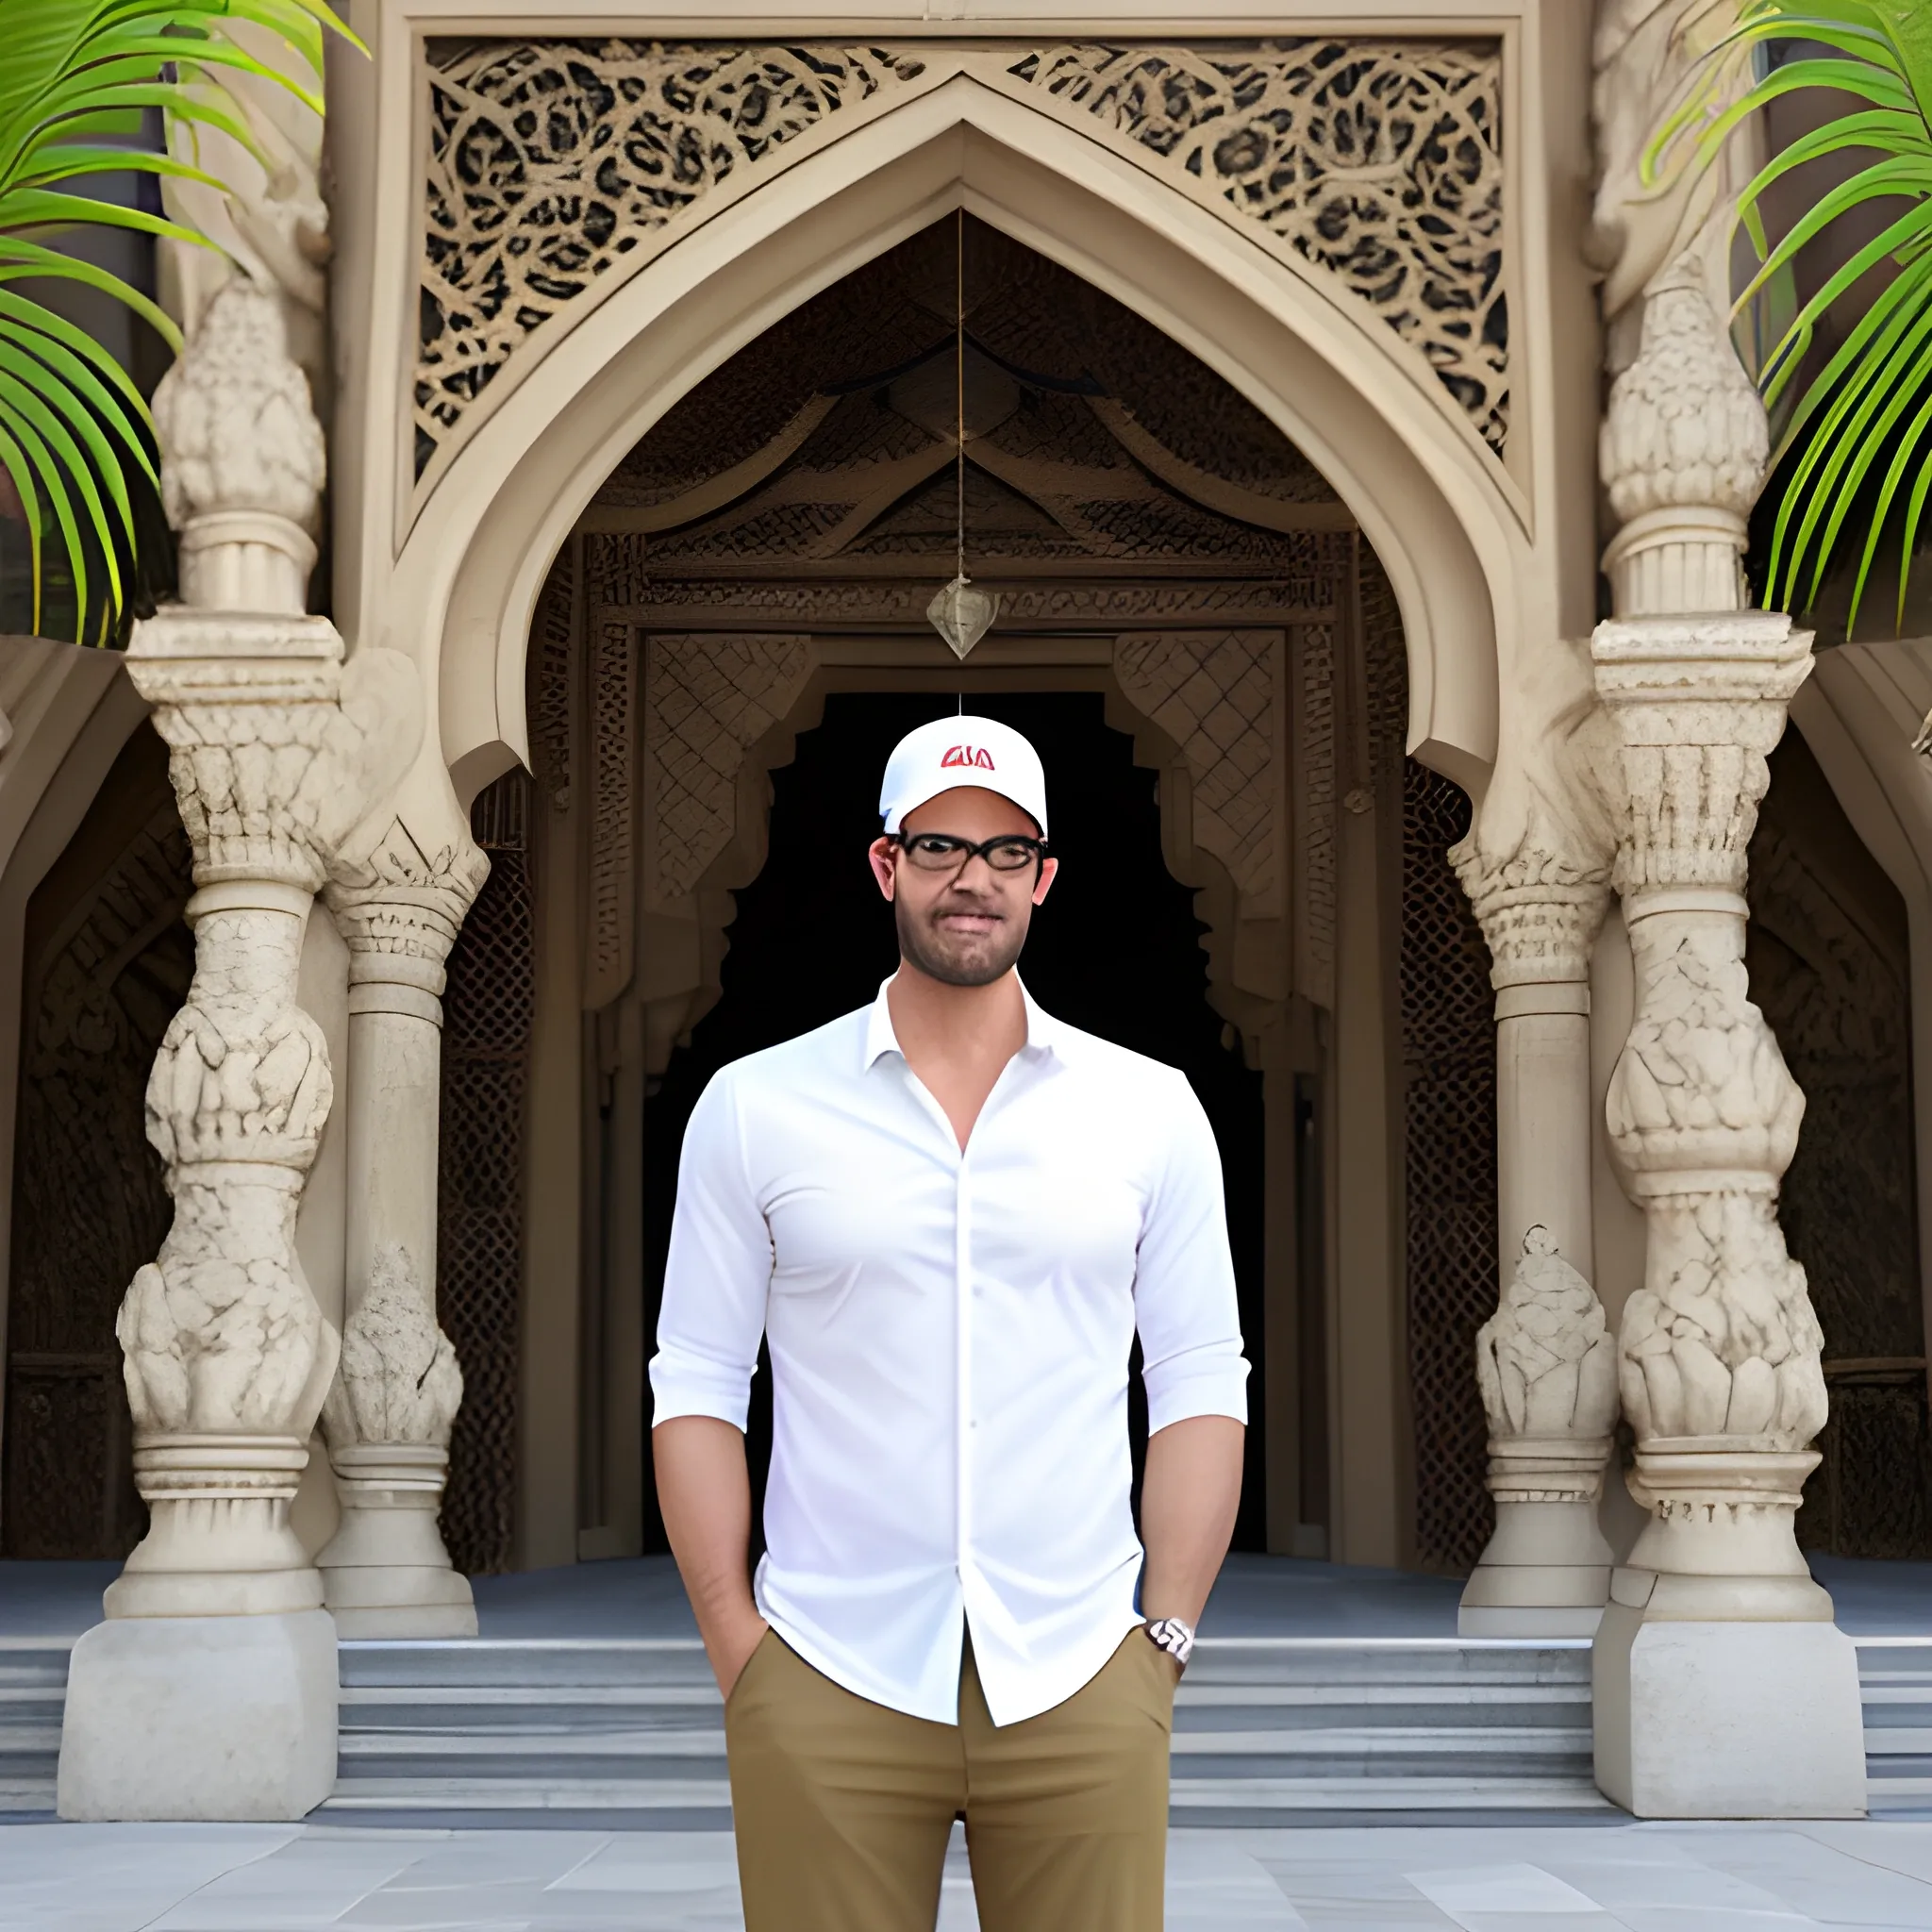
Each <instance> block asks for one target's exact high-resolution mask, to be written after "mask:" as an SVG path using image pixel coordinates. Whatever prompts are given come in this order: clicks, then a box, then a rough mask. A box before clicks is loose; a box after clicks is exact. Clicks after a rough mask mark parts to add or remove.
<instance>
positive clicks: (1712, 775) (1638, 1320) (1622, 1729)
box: [1592, 611, 1865, 1818]
mask: <svg viewBox="0 0 1932 1932" xmlns="http://www.w3.org/2000/svg"><path fill="white" fill-rule="evenodd" d="M1809 645H1810V639H1809V637H1808V636H1807V634H1806V633H1804V632H1800V631H1794V630H1793V629H1792V628H1791V623H1790V618H1788V617H1785V616H1782V615H1778V614H1775V613H1769V612H1745V611H1731V612H1725V613H1716V614H1712V615H1708V616H1697V617H1679V618H1672V617H1649V618H1634V619H1628V620H1622V621H1618V620H1612V621H1611V622H1608V623H1606V624H1603V625H1599V626H1598V628H1597V632H1596V636H1595V639H1594V641H1593V645H1592V649H1593V654H1594V657H1595V659H1596V667H1597V684H1598V689H1599V691H1600V692H1601V694H1602V697H1603V702H1604V705H1605V707H1606V709H1607V714H1608V717H1609V720H1610V722H1611V724H1612V725H1613V726H1614V732H1615V751H1614V754H1613V758H1612V763H1613V767H1614V773H1615V777H1614V781H1613V785H1612V790H1613V793H1614V794H1615V796H1616V797H1617V800H1618V804H1619V813H1620V817H1621V819H1622V837H1621V840H1620V844H1619V849H1618V854H1617V872H1616V884H1617V890H1618V891H1620V892H1621V893H1622V894H1623V899H1624V923H1625V924H1626V925H1627V926H1628V928H1629V932H1630V946H1631V952H1632V954H1633V956H1634V961H1635V967H1636V977H1637V1014H1636V1020H1635V1022H1634V1024H1633V1025H1632V1027H1631V1030H1630V1038H1629V1040H1628V1041H1627V1042H1626V1044H1625V1046H1624V1053H1623V1056H1622V1058H1620V1059H1619V1061H1618V1063H1617V1069H1616V1072H1615V1074H1613V1075H1612V1078H1611V1083H1610V1091H1609V1101H1608V1114H1609V1128H1610V1137H1611V1141H1612V1143H1613V1145H1614V1147H1615V1149H1616V1153H1617V1157H1618V1159H1619V1161H1620V1163H1621V1165H1622V1167H1623V1169H1624V1175H1625V1185H1626V1186H1627V1188H1628V1190H1629V1191H1630V1193H1631V1196H1632V1198H1633V1199H1635V1200H1636V1201H1637V1202H1638V1204H1639V1205H1640V1206H1641V1208H1643V1210H1644V1213H1645V1215H1646V1217H1647V1219H1648V1221H1649V1225H1650V1236H1649V1252H1648V1257H1647V1261H1646V1266H1645V1272H1644V1285H1643V1287H1642V1288H1641V1290H1639V1291H1637V1292H1636V1293H1635V1294H1633V1295H1632V1296H1631V1297H1630V1300H1629V1303H1628V1304H1627V1306H1626V1307H1625V1308H1624V1320H1623V1328H1622V1333H1621V1335H1620V1336H1619V1339H1618V1350H1619V1380H1620V1384H1621V1387H1622V1391H1623V1398H1624V1410H1625V1412H1626V1413H1627V1414H1628V1416H1629V1418H1630V1421H1631V1424H1632V1426H1633V1427H1634V1428H1635V1430H1636V1432H1637V1466H1636V1469H1635V1472H1634V1473H1633V1475H1632V1478H1631V1491H1632V1493H1633V1494H1634V1495H1635V1496H1636V1497H1637V1499H1638V1501H1639V1502H1640V1503H1641V1504H1642V1505H1643V1506H1644V1507H1646V1508H1647V1509H1648V1510H1649V1511H1650V1518H1651V1520H1650V1522H1649V1523H1648V1524H1646V1525H1645V1527H1644V1529H1643V1532H1642V1534H1641V1536H1640V1537H1639V1539H1638V1541H1637V1545H1636V1547H1635V1548H1634V1549H1633V1550H1632V1551H1631V1554H1630V1557H1629V1560H1628V1562H1627V1563H1626V1564H1624V1567H1623V1568H1621V1569H1620V1570H1618V1571H1617V1572H1616V1573H1615V1574H1614V1576H1613V1577H1612V1579H1611V1590H1610V1596H1611V1601H1610V1605H1609V1607H1608V1609H1607V1610H1606V1612H1605V1615H1604V1621H1603V1624H1602V1626H1601V1628H1600V1629H1599V1631H1598V1634H1597V1640H1596V1646H1595V1693H1596V1773H1597V1782H1598V1783H1599V1785H1601V1786H1602V1788H1603V1790H1605V1791H1606V1793H1607V1795H1609V1796H1610V1797H1612V1798H1614V1799H1615V1800H1616V1801H1617V1802H1618V1803H1619V1804H1621V1805H1623V1806H1624V1807H1627V1808H1628V1809H1630V1810H1632V1811H1635V1812H1637V1813H1638V1814H1639V1815H1640V1816H1642V1817H1688V1818H1726V1817H1733V1818H1734V1817H1856V1816H1858V1815H1860V1814H1862V1812H1863V1810H1864V1808H1865V1757H1864V1731H1863V1719H1862V1714H1861V1710H1860V1706H1859V1698H1858V1682H1857V1657H1856V1655H1855V1653H1854V1650H1853V1646H1852V1643H1851V1641H1850V1639H1849V1638H1847V1637H1845V1636H1844V1635H1843V1634H1842V1633H1841V1632H1840V1630H1839V1629H1838V1628H1837V1627H1836V1626H1835V1624H1833V1622H1832V1606H1831V1599H1830V1597H1829V1596H1827V1595H1826V1594H1825V1592H1824V1591H1823V1590H1822V1589H1820V1588H1819V1586H1818V1585H1817V1584H1816V1583H1814V1582H1813V1581H1812V1579H1811V1576H1810V1574H1809V1572H1808V1571H1807V1568H1806V1564H1805V1559H1804V1557H1803V1556H1802V1555H1800V1553H1799V1550H1798V1546H1797V1541H1796V1538H1795V1536H1794V1534H1793V1524H1792V1519H1793V1517H1794V1515H1795V1513H1796V1510H1797V1508H1798V1507H1799V1501H1800V1492H1801V1491H1802V1489H1803V1486H1804V1481H1805V1477H1806V1476H1807V1474H1809V1472H1810V1471H1811V1470H1812V1469H1814V1468H1815V1467H1816V1466H1817V1462H1818V1457H1817V1455H1816V1454H1815V1452H1813V1450H1812V1449H1811V1446H1810V1445H1811V1441H1812V1439H1813V1438H1814V1437H1815V1436H1816V1435H1817V1434H1818V1432H1819V1430H1820V1429H1821V1428H1822V1427H1823V1426H1824V1417H1825V1392H1824V1370H1823V1368H1822V1367H1821V1365H1820V1357H1821V1354H1822V1351H1823V1343H1824V1338H1823V1337H1822V1335H1821V1334H1820V1332H1819V1327H1818V1320H1817V1317H1816V1316H1815V1315H1814V1314H1813V1312H1812V1309H1811V1302H1810V1297H1809V1296H1808V1295H1807V1292H1806V1286H1805V1271H1804V1269H1803V1268H1801V1267H1800V1266H1799V1265H1798V1263H1797V1262H1795V1261H1793V1260H1792V1259H1791V1258H1790V1256H1789V1255H1788V1254H1787V1253H1786V1252H1785V1243H1784V1236H1783V1234H1782V1232H1781V1231H1780V1229H1779V1227H1778V1222H1777V1191H1778V1181H1779V1178H1780V1176H1781V1175H1782V1174H1783V1173H1784V1171H1785V1168H1786V1166H1787V1165H1788V1164H1789V1163H1790V1158H1791V1154H1792V1151H1793V1150H1794V1149H1795V1147H1796V1145H1797V1140H1798V1124H1799V1122H1800V1120H1801V1119H1802V1118H1803V1115H1804V1110H1805V1101H1804V1095H1803V1094H1802V1093H1800V1092H1799V1091H1798V1088H1797V1085H1796V1083H1795V1082H1794V1081H1793V1080H1792V1079H1791V1076H1790V1074H1789V1073H1788V1072H1787V1071H1786V1068H1785V1063H1784V1059H1783V1057H1782V1056H1781V1055H1780V1054H1779V1052H1778V1050H1777V1042H1776V1041H1775V1040H1774V1039H1773V1037H1772V1034H1771V1030H1770V1028H1769V1027H1767V1026H1766V1024H1764V1018H1763V1015H1762V1014H1760V1013H1759V1012H1758V1010H1757V1008H1756V1007H1754V1006H1753V1005H1752V1004H1751V1001H1750V998H1749V996H1748V995H1749V982H1748V980H1747V977H1746V974H1745V969H1744V924H1745V920H1746V919H1747V917H1748V916H1749V914H1748V908H1747V907H1746V904H1745V900H1744V872H1745V855H1746V848H1747V847H1748V845H1749V843H1750V839H1751V833H1752V829H1753V827H1754V825H1755V824H1756V823H1757V803H1758V800H1759V799H1761V798H1762V797H1763V795H1764V791H1765V787H1766V784H1767V783H1768V778H1767V774H1766V770H1765V762H1764V759H1765V754H1766V753H1767V752H1768V751H1770V750H1771V748H1772V746H1773V745H1774V744H1775V743H1776V742H1777V740H1778V737H1779V735H1780V734H1781V733H1782V731H1783V730H1784V724H1785V708H1786V706H1787V705H1788V704H1789V702H1790V696H1791V693H1792V692H1793V691H1796V690H1797V688H1798V686H1799V685H1800V684H1801V683H1802V682H1803V681H1804V679H1805V676H1806V674H1807V672H1808V671H1809V670H1810V668H1811V654H1810V649H1809Z"/></svg>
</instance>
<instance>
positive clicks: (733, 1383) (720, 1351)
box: [651, 1069, 772, 1429]
mask: <svg viewBox="0 0 1932 1932" xmlns="http://www.w3.org/2000/svg"><path fill="white" fill-rule="evenodd" d="M771 1280H772V1237H771V1231H770V1229H769V1228H768V1227H767V1226H766V1224H765V1217H764V1214H763V1212H762V1210H761V1209H760V1208H759V1206H758V1197H757V1195H756V1194H755V1192H754V1191H753V1189H752V1185H751V1180H750V1176H749V1173H748V1170H747V1166H746V1160H745V1148H744V1130H743V1124H742V1121H741V1118H740V1109H739V1096H738V1092H737V1082H736V1081H735V1080H734V1079H733V1078H732V1076H731V1073H730V1070H729V1069H727V1070H726V1071H725V1072H724V1073H722V1074H718V1075H717V1076H715V1077H714V1078H713V1079H712V1081H711V1082H710V1084H709V1085H708V1087H707V1088H706V1089H705V1091H704V1092H703V1094H702V1095H701V1096H700V1097H699V1100H698V1104H697V1106H696V1107H695V1108H692V1109H691V1123H690V1124H689V1125H688V1126H687V1127H686V1128H685V1131H684V1150H683V1153H682V1154H681V1156H680V1157H679V1159H678V1166H677V1207H676V1209H675V1212H674V1214H673V1215H672V1220H671V1252H670V1255H669V1257H668V1258H667V1259H666V1261H665V1264H664V1300H663V1306H662V1307H661V1308H660V1310H659V1312H658V1353H657V1354H656V1355H655V1356H653V1357H652V1358H651V1395H652V1413H651V1426H652V1427H653V1428H656V1427H657V1426H658V1424H659V1423H668V1422H670V1421H672V1420H673V1419H674V1418H675V1417H677V1416H681V1415H708V1416H715V1417H716V1418H717V1419H718V1420H719V1421H720V1422H725V1423H729V1424H732V1426H733V1427H734V1428H740V1429H741V1428H743V1427H744V1424H745V1417H746V1414H747V1412H748V1411H749V1409H750V1407H751V1378H752V1375H753V1374H754V1372H755V1371H756V1369H757V1367H758V1341H759V1338H760V1337H761V1336H762V1335H763V1333H764V1327H765V1296H766V1292H767V1291H768V1289H769V1288H770V1285H771Z"/></svg>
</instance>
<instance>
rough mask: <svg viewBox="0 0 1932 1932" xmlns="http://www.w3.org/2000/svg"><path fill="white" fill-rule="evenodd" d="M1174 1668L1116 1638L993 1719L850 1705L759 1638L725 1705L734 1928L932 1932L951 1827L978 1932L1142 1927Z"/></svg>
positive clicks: (1151, 1884) (978, 1711)
mask: <svg viewBox="0 0 1932 1932" xmlns="http://www.w3.org/2000/svg"><path fill="white" fill-rule="evenodd" d="M1176 1676H1177V1673H1176V1671H1175V1668H1174V1663H1173V1661H1172V1659H1170V1658H1169V1657H1167V1656H1166V1654H1165V1653H1164V1652H1162V1651H1161V1650H1160V1649H1159V1648H1158V1646H1157V1645H1155V1644H1152V1643H1150V1642H1148V1641H1147V1640H1146V1638H1145V1637H1143V1636H1142V1635H1141V1632H1140V1631H1139V1630H1138V1629H1137V1630H1131V1631H1129V1632H1128V1633H1127V1636H1126V1638H1125V1639H1124V1641H1123V1642H1122V1644H1121V1646H1120V1648H1119V1649H1118V1650H1116V1651H1115V1652H1114V1654H1113V1656H1112V1657H1110V1658H1109V1659H1108V1662H1107V1664H1106V1666H1105V1667H1104V1668H1103V1669H1102V1670H1101V1672H1100V1674H1099V1675H1098V1676H1096V1677H1095V1678H1093V1679H1092V1681H1091V1683H1089V1684H1087V1685H1086V1686H1085V1687H1084V1688H1083V1689H1081V1690H1080V1691H1076V1692H1075V1693H1074V1695H1073V1696H1072V1697H1070V1698H1068V1699H1067V1701H1066V1702H1065V1703H1064V1704H1059V1705H1056V1706H1055V1707H1054V1708H1053V1709H1051V1710H1047V1711H1042V1712H1041V1714H1040V1715H1039V1716H1038V1717H1031V1718H1027V1719H1025V1720H1024V1722H1023V1723H1020V1724H1008V1725H1006V1726H1004V1727H1003V1728H1001V1727H996V1726H995V1725H994V1724H993V1722H992V1719H991V1716H989V1715H988V1712H987V1708H986V1697H985V1693H984V1692H983V1691H981V1690H980V1688H979V1676H978V1674H977V1672H976V1671H975V1670H974V1666H973V1657H972V1652H971V1650H970V1649H969V1650H968V1652H967V1656H966V1661H965V1665H964V1668H963V1670H962V1672H961V1674H960V1683H959V1722H958V1724H931V1723H929V1722H927V1721H926V1720H925V1719H924V1718H916V1717H908V1716H907V1715H906V1714H905V1713H904V1712H903V1711H896V1710H889V1709H888V1708H887V1707H885V1706H884V1705H882V1704H874V1703H871V1702H869V1701H868V1700H867V1699H865V1698H863V1697H857V1696H854V1695H853V1693H852V1692H851V1691H846V1690H842V1689H841V1687H840V1686H839V1685H837V1684H834V1683H833V1682H832V1681H831V1679H830V1678H828V1677H825V1676H824V1675H822V1674H820V1673H819V1672H817V1671H815V1670H813V1669H812V1667H811V1666H810V1665H809V1664H808V1663H807V1662H806V1661H805V1660H804V1659H803V1658H802V1657H799V1656H798V1655H797V1653H796V1652H795V1651H792V1650H790V1649H788V1648H787V1647H786V1645H785V1644H784V1643H783V1642H781V1641H779V1639H778V1638H777V1637H776V1636H775V1635H773V1634H769V1633H768V1634H767V1636H766V1637H765V1640H764V1641H763V1642H762V1643H760V1644H759V1645H758V1649H757V1650H755V1651H754V1652H753V1653H752V1657H751V1661H750V1662H749V1663H748V1664H746V1665H745V1667H744V1672H743V1674H742V1675H741V1676H740V1678H739V1680H738V1682H737V1683H736V1684H735V1685H734V1686H733V1687H732V1691H731V1696H730V1698H729V1700H728V1701H727V1702H726V1704H725V1707H724V1736H725V1743H726V1748H727V1750H728V1752H729V1755H730V1760H731V1807H732V1812H733V1816H734V1821H735V1824H736V1826H737V1831H738V1871H739V1878H740V1882H741V1888H742V1890H743V1894H744V1924H745V1932H932V1928H933V1922H934V1920H935V1919H936V1918H937V1917H938V1915H939V1902H940V1879H941V1871H942V1868H943V1866H944V1863H945V1856H946V1840H947V1838H948V1836H949V1834H950V1833H951V1831H952V1825H953V1820H954V1819H955V1818H957V1817H963V1818H964V1819H965V1821H966V1846H967V1851H968V1853H969V1855H970V1857H971V1858H972V1862H973V1890H974V1895H975V1896H976V1898H977V1900H978V1905H979V1924H980V1928H981V1932H1160V1928H1161V1923H1162V1898H1161V1894H1162V1889H1163V1884H1164V1880H1165V1876H1166V1868H1167V1759H1168V1737H1169V1733H1170V1731H1171V1729H1172V1727H1173V1723H1174V1683H1175V1679H1176Z"/></svg>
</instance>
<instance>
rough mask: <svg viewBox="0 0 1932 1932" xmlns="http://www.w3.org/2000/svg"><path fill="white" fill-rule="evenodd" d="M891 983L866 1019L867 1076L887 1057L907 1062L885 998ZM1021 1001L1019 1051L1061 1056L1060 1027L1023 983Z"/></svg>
mask: <svg viewBox="0 0 1932 1932" xmlns="http://www.w3.org/2000/svg"><path fill="white" fill-rule="evenodd" d="M891 983H892V982H891V978H887V979H883V980H881V981H880V982H879V992H878V997H877V998H876V999H875V1000H874V1001H873V1003H872V1008H871V1010H870V1011H869V1012H868V1013H867V1014H866V1016H865V1065H866V1070H867V1071H868V1072H870V1071H871V1070H872V1068H873V1067H874V1066H875V1065H876V1064H877V1063H878V1061H879V1059H880V1058H882V1057H883V1056H884V1055H886V1054H889V1053H896V1054H898V1055H899V1056H900V1058H902V1059H903V1058H905V1051H904V1049H903V1048H902V1047H901V1046H900V1044H899V1036H898V1034H897V1033H895V1032H894V1031H893V1030H892V1008H891V1001H890V1000H888V998H887V997H886V989H887V988H888V987H890V986H891ZM1020 997H1021V999H1022V1000H1024V1002H1025V1005H1026V1044H1025V1045H1024V1046H1023V1047H1022V1048H1021V1049H1020V1051H1021V1052H1022V1053H1024V1054H1025V1055H1026V1056H1027V1057H1028V1058H1032V1059H1038V1058H1043V1057H1044V1056H1045V1055H1047V1054H1050V1053H1057V1052H1058V1051H1059V1050H1060V1046H1061V1030H1060V1025H1059V1023H1058V1021H1057V1020H1056V1019H1055V1018H1054V1017H1053V1015H1052V1014H1051V1013H1049V1012H1047V1011H1045V1010H1044V1009H1043V1008H1041V1006H1040V1005H1039V1004H1038V1003H1037V1002H1036V1001H1035V999H1034V997H1033V995H1032V994H1031V993H1030V992H1028V991H1026V982H1025V981H1024V979H1023V980H1021V982H1020Z"/></svg>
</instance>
